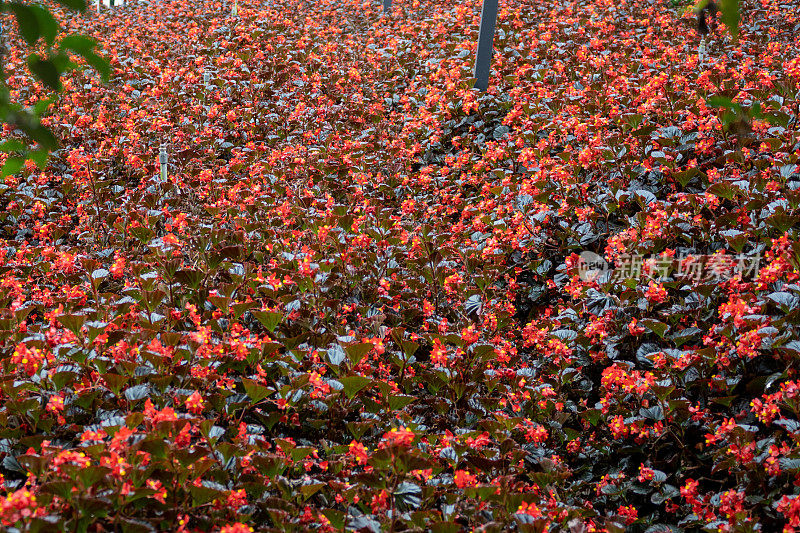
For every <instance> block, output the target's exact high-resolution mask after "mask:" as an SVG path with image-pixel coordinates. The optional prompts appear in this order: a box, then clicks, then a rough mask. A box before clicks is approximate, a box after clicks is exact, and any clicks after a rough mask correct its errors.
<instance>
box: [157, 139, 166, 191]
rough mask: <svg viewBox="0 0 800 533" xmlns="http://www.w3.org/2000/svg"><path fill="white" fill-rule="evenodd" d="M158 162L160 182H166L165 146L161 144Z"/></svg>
mask: <svg viewBox="0 0 800 533" xmlns="http://www.w3.org/2000/svg"><path fill="white" fill-rule="evenodd" d="M158 162H159V163H161V181H163V182H166V181H167V145H166V144H162V145H161V146H160V147H159V149H158Z"/></svg>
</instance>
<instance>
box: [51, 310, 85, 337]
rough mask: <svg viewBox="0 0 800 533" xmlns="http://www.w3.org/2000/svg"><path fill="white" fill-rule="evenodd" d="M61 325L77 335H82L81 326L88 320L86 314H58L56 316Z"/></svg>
mask: <svg viewBox="0 0 800 533" xmlns="http://www.w3.org/2000/svg"><path fill="white" fill-rule="evenodd" d="M56 320H58V321H59V322H60V323H61V325H63V326H64V327H65V328H67V329H68V330H70V331H71V332H72V333H74V334H75V336H76V337H80V336H81V327H82V326H83V323H84V322H86V315H67V314H64V315H58V316H57V317H56Z"/></svg>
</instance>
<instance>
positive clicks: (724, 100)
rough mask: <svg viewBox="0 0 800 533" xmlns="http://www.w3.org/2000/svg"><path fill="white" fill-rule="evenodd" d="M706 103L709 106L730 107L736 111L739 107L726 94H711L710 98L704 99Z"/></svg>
mask: <svg viewBox="0 0 800 533" xmlns="http://www.w3.org/2000/svg"><path fill="white" fill-rule="evenodd" d="M706 105H708V106H709V107H722V108H725V109H732V110H734V111H737V110H739V109H740V107H741V106H740V105H739V104H736V103H734V102H733V100H731V99H730V98H728V97H726V96H712V97H711V98H709V99H707V100H706Z"/></svg>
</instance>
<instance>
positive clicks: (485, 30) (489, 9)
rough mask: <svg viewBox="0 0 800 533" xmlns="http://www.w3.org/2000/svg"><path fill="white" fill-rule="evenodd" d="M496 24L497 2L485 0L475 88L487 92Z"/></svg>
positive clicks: (479, 36)
mask: <svg viewBox="0 0 800 533" xmlns="http://www.w3.org/2000/svg"><path fill="white" fill-rule="evenodd" d="M496 23H497V0H483V8H482V9H481V29H480V32H479V33H478V53H477V55H476V56H475V88H476V89H478V90H480V91H485V90H486V89H488V88H489V76H490V75H491V73H492V46H493V45H494V26H495V24H496Z"/></svg>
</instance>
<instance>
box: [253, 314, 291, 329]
mask: <svg viewBox="0 0 800 533" xmlns="http://www.w3.org/2000/svg"><path fill="white" fill-rule="evenodd" d="M251 313H252V315H253V316H254V317H256V320H258V321H259V322H261V324H262V325H263V326H264V327H265V328H267V330H268V331H269V332H270V333H275V328H277V327H278V324H280V323H281V320H283V314H281V313H268V312H264V311H251Z"/></svg>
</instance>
